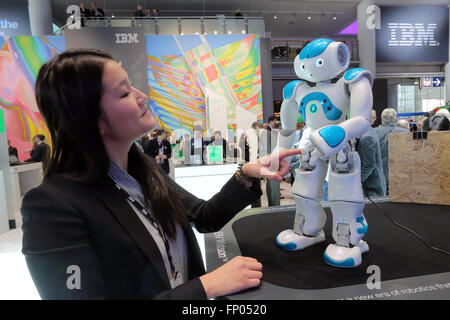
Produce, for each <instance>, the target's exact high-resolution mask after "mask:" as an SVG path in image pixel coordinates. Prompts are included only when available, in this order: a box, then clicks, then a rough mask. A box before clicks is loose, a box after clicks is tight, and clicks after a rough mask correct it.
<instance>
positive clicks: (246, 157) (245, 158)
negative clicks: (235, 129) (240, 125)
mask: <svg viewBox="0 0 450 320" xmlns="http://www.w3.org/2000/svg"><path fill="white" fill-rule="evenodd" d="M249 161H250V146H249V144H248V137H247V133H246V132H242V134H241V136H240V137H239V163H245V162H249Z"/></svg>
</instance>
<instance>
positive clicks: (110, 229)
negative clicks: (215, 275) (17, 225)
mask: <svg viewBox="0 0 450 320" xmlns="http://www.w3.org/2000/svg"><path fill="white" fill-rule="evenodd" d="M164 176H165V178H166V180H167V183H171V184H173V185H174V186H175V187H176V188H177V189H178V190H179V191H180V192H181V193H183V195H184V196H185V199H183V204H184V206H185V208H186V225H187V226H184V227H183V230H184V234H185V237H186V241H187V246H188V253H187V254H188V265H189V268H188V279H189V281H188V282H186V283H184V284H182V285H180V286H178V287H176V288H175V289H173V290H172V289H171V286H170V282H169V277H168V275H167V272H166V269H165V266H164V262H163V259H162V256H161V253H160V251H159V249H158V246H157V245H156V243H155V241H154V240H153V238H152V236H151V235H150V234H149V232H148V230H147V229H146V228H145V226H144V225H143V224H142V222H141V221H140V219H139V217H137V215H136V213H135V211H134V210H133V209H132V208H131V206H130V205H129V204H128V203H127V201H126V200H125V199H124V198H123V197H122V195H121V194H120V193H119V192H118V190H117V189H116V187H115V186H114V183H113V182H112V180H111V179H110V178H105V179H104V180H103V181H102V182H101V183H99V184H98V185H95V186H91V185H87V184H84V183H80V182H73V181H69V180H66V179H63V178H59V177H51V178H48V179H46V181H45V182H44V183H43V184H42V185H40V186H39V187H37V188H35V189H33V190H31V191H30V192H28V193H27V194H26V195H25V197H24V199H23V203H22V209H21V213H22V217H23V226H22V229H23V249H22V252H23V254H24V255H25V259H26V262H27V265H28V269H29V271H30V274H31V276H32V278H33V281H34V283H35V284H36V287H37V289H38V291H39V294H40V295H41V297H42V298H43V299H177V300H179V299H206V294H205V291H204V289H203V286H202V284H201V281H200V279H199V276H201V275H203V274H204V273H205V270H204V267H203V261H202V257H201V253H200V249H199V247H198V243H197V240H196V238H195V235H194V233H193V231H192V229H191V228H190V227H188V225H189V224H188V222H190V223H191V224H193V225H194V226H195V227H196V228H197V230H199V231H200V232H214V231H217V230H220V229H221V228H222V227H223V226H224V225H225V224H226V223H227V222H228V221H229V220H230V219H231V218H232V217H233V216H234V215H235V214H236V213H238V212H239V211H240V210H242V209H244V208H245V207H246V206H247V205H248V204H250V203H252V202H254V201H255V200H256V199H258V198H259V197H260V196H261V189H260V188H259V187H258V186H253V187H252V188H251V189H246V188H245V187H244V186H242V185H241V184H240V183H239V182H237V180H236V178H235V177H234V176H233V177H232V178H231V179H230V180H229V181H228V182H227V183H226V184H225V185H224V186H223V188H222V189H221V191H220V192H219V193H217V194H216V195H215V196H214V197H212V198H211V199H210V200H208V201H204V200H201V199H198V198H196V197H195V196H193V195H192V194H190V193H189V192H187V191H186V190H184V189H182V188H181V187H180V186H178V185H177V184H176V183H175V182H173V180H171V179H170V178H168V176H167V175H165V174H164ZM70 266H77V267H79V270H80V271H81V273H80V275H81V278H80V279H81V289H72V290H70V289H68V286H67V283H69V284H70V283H71V282H73V279H74V278H71V276H73V275H75V273H73V271H71V270H72V269H70V268H71V267H70ZM68 268H69V269H68ZM69 287H70V286H69Z"/></svg>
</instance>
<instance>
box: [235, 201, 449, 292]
mask: <svg viewBox="0 0 450 320" xmlns="http://www.w3.org/2000/svg"><path fill="white" fill-rule="evenodd" d="M381 206H382V207H383V208H384V209H385V210H387V211H388V212H389V213H390V216H391V217H392V218H393V219H394V220H396V221H397V222H399V223H401V224H403V225H405V226H406V227H408V228H410V229H412V230H414V231H416V232H417V233H418V234H420V235H421V236H422V237H423V239H424V240H425V241H427V242H429V243H430V244H431V245H432V246H435V247H438V248H441V249H444V250H447V251H450V233H449V232H448V231H449V227H450V212H448V211H449V207H446V206H424V205H412V204H410V205H406V206H405V205H401V204H398V203H384V204H381ZM325 212H326V214H327V217H328V219H327V223H326V225H325V228H324V231H325V235H326V238H327V240H326V241H325V242H322V243H320V244H317V245H315V246H311V247H308V248H306V249H304V250H301V251H297V252H287V251H284V250H282V249H280V248H279V247H278V246H277V245H276V243H275V237H276V236H277V235H278V233H279V232H281V231H283V230H285V229H292V224H293V221H294V212H286V213H282V214H273V213H265V214H260V215H253V216H249V217H245V218H242V219H239V220H237V221H236V222H235V223H234V224H233V226H232V228H233V231H234V234H235V236H236V239H237V242H238V245H239V248H240V249H241V252H242V255H244V256H248V257H253V258H256V259H258V260H259V261H260V262H261V263H262V265H263V266H264V280H265V281H267V282H270V283H272V284H276V285H278V286H282V287H288V288H295V289H326V288H334V287H342V286H350V285H354V284H360V283H364V282H366V281H367V272H366V271H367V268H368V267H369V266H370V265H376V266H378V267H380V270H381V280H382V281H383V280H392V279H399V278H408V277H416V276H422V275H427V274H433V273H441V272H449V271H450V256H448V255H444V254H442V253H438V252H436V251H433V250H431V249H429V248H428V247H426V246H425V245H424V244H422V243H421V242H420V241H419V240H418V239H416V238H415V237H414V236H413V235H411V234H410V233H408V232H406V231H405V230H404V229H401V228H399V227H397V226H396V225H394V224H393V223H392V222H391V221H390V220H388V218H387V217H386V216H385V215H384V214H383V213H382V212H380V210H379V209H378V208H377V207H376V206H375V205H373V204H367V205H366V206H365V208H364V214H365V217H366V220H367V221H368V224H369V232H368V234H367V235H366V237H365V238H364V240H366V242H367V243H368V244H369V248H370V250H369V252H367V253H366V254H364V255H363V263H362V264H361V265H360V266H359V267H357V268H352V269H346V270H342V269H341V268H335V267H330V266H329V265H327V264H326V263H325V262H324V260H323V253H324V252H325V249H326V247H327V246H328V245H329V244H330V243H335V242H334V241H333V238H332V233H331V232H332V230H331V228H332V216H331V211H330V209H329V208H326V209H325ZM436 222H438V223H436Z"/></svg>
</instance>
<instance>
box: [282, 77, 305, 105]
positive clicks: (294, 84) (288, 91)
mask: <svg viewBox="0 0 450 320" xmlns="http://www.w3.org/2000/svg"><path fill="white" fill-rule="evenodd" d="M301 85H306V83H305V82H303V81H302V80H294V81H291V82H289V83H288V84H287V85H286V86H285V87H284V88H283V99H284V100H289V99H292V98H293V97H294V93H295V89H296V88H298V87H300V86H301Z"/></svg>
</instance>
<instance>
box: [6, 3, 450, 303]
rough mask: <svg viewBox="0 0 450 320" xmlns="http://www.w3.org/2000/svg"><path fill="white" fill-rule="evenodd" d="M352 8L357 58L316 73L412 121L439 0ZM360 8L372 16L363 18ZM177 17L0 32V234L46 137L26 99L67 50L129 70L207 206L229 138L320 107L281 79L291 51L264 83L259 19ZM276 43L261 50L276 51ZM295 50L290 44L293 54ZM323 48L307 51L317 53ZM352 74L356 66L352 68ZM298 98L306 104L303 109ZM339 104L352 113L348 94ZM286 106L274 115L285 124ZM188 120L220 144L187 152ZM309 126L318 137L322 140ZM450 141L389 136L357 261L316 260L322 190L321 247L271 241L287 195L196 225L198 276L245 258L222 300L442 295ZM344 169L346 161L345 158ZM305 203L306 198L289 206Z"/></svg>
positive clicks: (438, 43)
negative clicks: (94, 53)
mask: <svg viewBox="0 0 450 320" xmlns="http://www.w3.org/2000/svg"><path fill="white" fill-rule="evenodd" d="M363 4H364V5H363ZM363 4H361V5H360V6H358V10H357V18H358V25H359V27H358V31H357V32H358V34H357V35H354V37H353V38H352V39H351V40H348V43H349V44H347V50H348V51H347V52H350V53H351V54H353V53H355V55H356V54H357V58H356V57H353V56H352V58H349V61H350V64H347V66H349V70H357V72H356V73H355V72H353V74H348V73H341V74H340V75H339V77H332V78H330V79H328V80H326V81H327V85H328V82H329V83H330V84H335V83H336V84H338V83H340V82H338V81H337V80H338V78H341V76H342V78H345V81H347V84H348V86H346V87H345V88H346V90H349V88H350V86H351V85H352V84H353V82H351V81H356V80H355V79H360V78H364V77H366V78H365V79H369V80H373V81H372V82H371V83H370V84H371V85H372V84H373V87H372V93H371V94H373V106H372V105H371V106H363V107H364V108H369V109H372V108H373V109H374V110H376V111H377V114H378V115H380V114H381V111H382V110H383V109H385V108H386V107H387V106H389V107H392V108H394V109H396V110H397V111H398V112H399V117H400V118H402V117H403V118H406V119H408V121H410V122H411V123H412V124H415V123H416V122H417V121H418V119H419V117H421V116H424V115H428V114H429V112H432V111H433V110H434V109H436V108H440V107H443V106H445V105H447V104H448V101H450V95H449V90H450V89H449V86H448V85H447V84H446V83H447V81H446V78H447V77H449V76H450V66H449V64H448V61H449V56H448V55H449V46H450V43H449V37H450V35H449V29H450V24H449V8H447V7H442V6H435V7H432V6H427V7H414V6H402V7H395V6H376V5H371V4H370V3H368V2H364V3H363ZM0 8H1V6H0ZM424 12H426V14H424ZM371 14H373V15H375V18H373V19H372V18H370V17H372V16H371ZM367 17H369V18H370V19H369V20H367ZM380 17H381V18H380ZM0 18H3V17H2V16H1V15H0ZM9 19H10V20H11V19H12V18H9ZM372 20H373V21H372ZM180 21H181V20H180V19H166V20H165V19H161V20H158V19H153V20H145V21H144V20H139V19H121V20H120V19H116V20H111V18H109V19H105V20H96V21H94V20H91V21H87V22H86V24H85V26H84V27H82V28H69V27H66V28H65V29H64V30H63V31H64V32H63V35H29V34H30V32H29V31H28V33H26V31H22V32H25V34H26V35H20V36H19V35H0V235H1V234H5V233H6V232H8V231H9V230H10V229H14V228H16V217H15V215H16V214H17V212H19V211H20V207H21V200H22V198H23V196H24V195H25V194H26V192H28V191H29V190H30V189H32V188H34V187H36V186H39V185H40V184H41V183H42V178H43V167H42V163H40V162H38V163H28V164H25V162H24V161H25V160H26V159H27V158H28V157H29V155H28V152H29V149H31V147H32V139H33V137H34V136H35V135H37V134H44V135H45V136H46V137H47V141H48V144H49V145H50V146H51V144H52V141H51V138H50V132H49V130H48V129H47V127H46V125H45V122H44V119H43V117H42V116H41V115H40V113H39V110H38V107H37V103H36V101H35V98H34V94H35V92H34V85H35V82H36V76H37V73H38V71H39V69H40V67H41V66H42V65H43V64H44V63H45V62H47V61H49V60H51V59H52V57H54V56H55V55H57V54H59V53H62V52H64V51H65V50H67V49H70V48H98V49H102V50H105V51H106V52H109V53H111V54H112V56H113V57H114V59H115V60H116V61H118V62H119V64H120V65H121V66H122V67H123V68H124V69H125V70H126V71H127V72H128V75H129V77H130V81H131V82H132V83H133V86H134V87H136V88H137V89H139V90H140V91H142V92H144V93H146V94H147V96H148V107H149V110H150V112H151V113H152V115H153V116H154V117H155V118H156V120H157V122H158V128H163V129H165V130H166V131H167V132H169V133H173V135H174V136H173V141H172V142H173V147H172V151H173V154H172V159H171V164H170V165H171V170H170V176H171V177H172V178H173V179H174V180H175V182H176V183H177V184H179V185H180V186H181V187H183V188H184V189H186V190H187V191H189V192H190V193H191V194H193V195H195V196H196V197H198V198H200V199H205V200H208V199H210V198H212V197H213V196H214V195H215V194H216V193H218V192H219V191H220V190H221V188H222V186H223V185H224V184H225V183H226V182H227V181H228V180H229V179H230V178H231V177H232V176H233V175H234V174H235V172H236V170H237V169H238V165H239V163H242V162H244V161H245V160H244V159H245V157H244V155H243V153H242V149H241V139H245V134H246V132H248V130H250V129H251V126H252V124H253V123H254V122H261V123H263V122H267V119H268V117H269V116H270V115H272V114H273V113H274V112H275V111H280V110H274V108H273V100H280V101H287V100H289V99H291V100H293V104H295V108H296V109H297V110H296V111H297V114H296V115H297V117H296V118H295V119H297V118H298V121H299V122H303V120H305V121H306V122H307V120H306V119H307V118H306V117H307V116H306V115H308V117H309V116H311V115H313V114H316V112H317V110H318V109H319V110H322V108H318V106H317V105H319V103H317V105H316V104H311V101H313V102H314V101H316V100H317V101H319V98H317V95H315V96H314V97H313V98H314V99H315V100H314V99H313V98H310V100H311V101H310V100H308V101H306V100H304V99H303V97H305V96H307V94H304V95H303V96H301V95H299V96H300V97H301V99H298V101H297V100H295V99H293V98H292V96H293V95H295V94H296V93H297V94H299V93H298V92H300V89H299V88H300V84H299V83H300V82H301V81H300V80H298V78H297V76H296V75H293V74H292V72H291V71H292V70H291V71H289V72H290V73H291V74H290V75H289V76H285V74H284V73H285V72H287V71H286V70H285V69H292V68H293V65H294V58H295V57H297V54H296V55H293V56H292V57H291V58H292V59H290V58H289V57H288V56H286V62H283V63H280V62H279V61H278V64H274V65H273V72H274V75H275V74H276V76H275V77H272V64H271V63H270V61H267V57H268V56H269V55H270V49H269V47H270V45H267V44H268V43H270V39H267V38H265V36H266V35H265V34H264V33H265V30H264V22H263V21H262V27H261V19H256V20H252V19H245V20H236V21H235V22H228V24H226V22H224V21H225V20H224V18H223V17H219V18H218V19H204V18H202V19H197V20H195V19H192V21H190V20H189V21H188V20H186V21H185V24H184V25H183V24H182V23H181V22H180ZM193 21H195V22H193ZM255 21H257V22H255ZM366 21H367V24H366ZM199 22H200V25H201V26H202V28H207V30H210V29H211V30H213V29H217V28H216V27H217V26H219V27H221V28H222V29H219V32H217V33H215V34H214V32H209V31H208V32H206V31H205V29H202V30H203V31H204V32H203V33H200V34H195V32H194V31H190V30H191V29H192V30H197V29H195V28H194V27H192V28H191V27H190V26H191V24H194V23H195V24H197V23H199ZM369 22H370V23H369ZM372 24H373V26H372ZM10 26H12V25H10ZM174 28H175V29H176V30H177V32H176V33H174V32H173V29H174ZM190 28H191V29H190ZM208 28H210V29H208ZM227 28H228V29H227ZM164 30H167V32H165V31H164ZM229 30H233V31H234V32H228V31H229ZM236 30H238V31H239V32H235V31H236ZM164 33H167V34H164ZM189 33H190V34H189ZM219 33H222V34H219ZM338 37H339V36H338V35H337V36H335V37H334V38H336V39H335V40H339V39H338ZM312 40H314V39H307V40H305V39H301V40H298V39H293V40H291V43H301V46H302V48H303V47H306V46H307V45H308V44H309V43H310V42H311V41H312ZM326 40H327V39H326ZM296 41H297V42H296ZM288 42H289V41H287V44H288V45H289V43H288ZM329 42H333V40H329ZM274 43H275V44H272V46H275V45H277V44H276V41H275V42H274ZM279 43H280V42H279ZM279 43H278V44H279ZM350 43H351V45H350ZM355 43H357V46H356V45H355ZM327 45H328V44H327ZM302 48H298V49H299V50H298V51H299V54H298V57H301V49H302ZM288 50H290V49H288ZM324 50H325V49H323V50H322V51H321V52H320V53H317V52H316V51H317V50H316V51H314V50H311V52H312V54H313V55H316V56H318V55H320V54H321V53H322V52H323V51H324ZM304 54H305V53H304ZM340 54H341V52H340ZM308 57H309V56H308ZM267 62H269V63H267ZM322 62H323V61H322ZM317 63H319V62H317ZM316 66H318V65H317V64H316ZM330 68H331V67H330ZM345 72H347V70H345ZM364 72H368V73H366V74H365V75H363V76H361V75H360V74H359V73H361V74H363V73H364ZM344 74H345V76H344ZM367 74H370V76H367ZM311 76H312V74H311ZM371 76H373V78H371ZM358 77H359V78H358ZM272 80H274V81H273V82H272ZM329 80H332V81H329ZM334 80H336V81H334ZM293 81H294V82H295V83H293ZM272 83H273V85H272ZM308 83H310V82H308ZM311 83H312V82H311ZM367 83H368V82H367ZM268 87H270V93H269V92H268V91H269V90H268V89H267V88H268ZM272 87H273V90H274V92H273V99H272ZM311 87H314V86H311ZM308 88H309V87H308ZM296 90H297V91H296ZM275 91H276V92H275ZM308 92H309V91H308ZM326 93H327V94H330V93H329V91H326ZM347 93H349V92H348V91H347ZM358 94H359V95H358V97H359V98H360V100H361V101H362V100H364V99H365V97H366V95H363V94H360V93H358ZM267 97H270V98H269V101H268V102H267V99H268V98H267ZM308 97H309V95H308ZM324 97H325V98H326V99H325V98H324ZM327 99H328V96H327V95H323V96H322V95H321V96H320V100H322V101H325V102H324V103H327ZM348 100H349V102H350V99H348ZM305 101H306V104H308V107H307V108H306V109H305V107H304V106H302V105H303V102H305ZM351 103H352V104H353V107H354V108H355V101H352V102H351ZM280 105H281V106H282V108H283V105H282V104H280ZM285 105H286V104H284V108H286V107H285ZM356 105H357V103H356ZM322 107H323V112H322V111H320V112H319V114H323V115H324V117H326V119H328V120H330V119H331V120H333V121H335V120H337V119H344V118H345V120H348V119H350V118H351V117H350V114H351V110H346V111H345V113H344V114H343V113H342V112H340V111H338V108H339V107H340V106H337V107H336V106H334V105H333V104H332V103H331V104H330V105H324V104H322ZM350 107H352V105H350ZM358 107H360V106H359V105H358ZM295 108H294V109H295ZM369 109H368V110H369ZM285 110H286V109H285ZM281 112H282V113H283V110H281ZM347 113H348V115H347ZM286 114H287V113H285V114H283V116H282V119H281V121H282V122H284V123H287V120H286V117H287V116H286ZM336 114H338V116H336ZM289 115H290V114H289ZM298 115H301V116H300V117H298ZM283 117H284V119H283ZM295 119H294V120H295ZM328 120H327V121H328ZM331 120H330V121H331ZM345 120H343V121H345ZM378 121H379V120H377V123H376V125H377V124H379V122H378ZM291 122H292V121H291ZM294 122H295V121H294ZM307 123H308V122H307ZM330 123H331V122H330ZM326 124H327V125H328V124H329V122H327V123H326ZM412 124H411V126H412ZM198 127H200V128H201V131H202V136H203V139H205V140H207V139H209V140H208V141H211V137H212V136H213V132H216V131H220V132H221V135H222V137H223V139H224V140H226V141H227V142H228V143H229V144H230V150H227V152H225V151H224V147H223V146H222V144H220V145H217V144H210V145H207V146H206V147H204V149H203V148H202V147H201V146H200V147H198V145H197V144H196V145H195V147H194V131H195V130H194V129H195V128H198ZM334 127H337V126H334ZM339 128H340V127H339ZM322 130H323V129H322ZM321 132H322V133H321V134H320V136H322V137H324V136H325V135H326V134H327V132H323V131H321ZM332 134H333V137H332V139H331V140H332V142H331V143H330V142H329V141H326V138H324V140H325V141H326V142H327V143H328V146H331V145H333V147H335V146H337V145H339V144H340V143H343V142H342V141H343V139H344V138H342V139H341V140H342V141H341V140H340V141H337V142H336V139H337V138H336V137H337V136H340V135H341V133H340V132H339V130H338V129H336V128H334V129H333V130H332ZM343 135H344V136H345V135H346V133H345V132H344V134H343ZM354 138H357V137H354ZM7 141H8V143H7ZM9 143H10V144H11V145H12V146H14V147H16V148H17V150H18V157H17V159H16V161H14V163H13V164H14V165H10V164H11V159H9V158H8V157H7V156H6V150H7V149H8V148H7V147H8V145H9ZM449 145H450V133H449V132H428V134H425V135H423V134H421V135H417V134H414V133H412V132H405V133H393V134H391V136H390V137H389V150H390V153H389V177H388V178H389V186H388V187H389V191H390V193H389V195H388V196H382V197H373V198H372V197H367V193H365V194H364V200H363V201H364V205H363V206H362V207H364V209H363V210H364V215H365V219H367V220H364V219H363V220H357V221H358V222H359V223H360V226H359V227H360V228H359V229H358V232H360V233H364V234H365V233H367V237H366V238H365V240H366V241H367V243H368V244H369V247H370V250H369V251H368V252H367V253H364V255H363V261H362V263H361V264H360V265H357V266H355V267H353V266H344V267H342V265H340V266H339V265H338V264H335V265H334V266H333V264H330V263H328V262H327V263H325V262H326V261H327V257H324V252H325V250H326V248H327V246H328V245H330V244H333V243H334V242H333V236H334V232H335V230H333V212H332V210H333V209H334V207H333V205H334V204H333V203H332V202H329V201H324V200H326V199H323V197H322V198H321V199H319V201H317V202H318V203H319V202H320V204H321V206H322V207H323V208H324V214H325V215H326V218H325V219H326V223H324V225H325V226H324V228H323V230H324V233H325V241H323V242H321V243H319V244H316V245H314V246H311V247H307V248H304V249H302V250H299V251H295V250H289V249H287V250H286V248H287V247H288V246H285V247H284V248H283V245H280V243H279V241H278V238H277V235H278V234H279V233H280V232H281V231H282V230H285V229H289V228H292V224H293V222H294V220H295V219H296V214H297V215H298V211H299V210H300V209H299V205H298V203H297V206H296V205H295V204H291V205H287V206H274V207H262V208H250V207H247V208H246V209H244V210H243V211H241V212H240V213H238V214H237V215H236V216H235V217H234V218H233V219H232V220H231V221H229V222H228V223H227V224H226V225H225V226H224V227H223V228H222V229H221V230H220V231H218V232H214V233H206V234H200V233H198V232H196V231H195V235H196V237H197V240H198V242H199V246H200V249H201V253H202V256H203V259H204V260H203V261H204V264H205V266H206V270H207V272H210V271H212V270H215V269H217V268H218V267H220V266H222V265H224V264H225V263H227V262H228V261H230V260H231V259H233V258H234V257H236V256H248V257H254V258H256V259H257V260H258V261H260V262H261V263H262V264H263V266H264V267H263V268H264V269H263V270H264V278H263V279H262V281H261V285H260V286H259V287H258V288H255V289H251V290H246V291H243V292H239V293H236V294H233V295H228V296H226V298H228V299H231V300H235V299H236V300H237V299H250V300H265V299H268V300H278V299H287V300H288V299H326V300H329V299H331V300H336V299H348V300H352V299H353V300H378V299H450V257H449V254H448V251H449V250H450V247H449V245H450V239H449V234H448V232H447V230H448V228H449V227H450V200H449V199H450V184H449V181H450V179H449V175H450V167H449V163H450V153H449V148H448V146H449ZM224 146H225V144H224ZM226 148H227V149H228V146H227V147H226ZM194 149H196V150H194ZM333 156H334V155H333ZM328 158H329V159H331V158H332V156H329V157H328ZM307 161H309V159H308V160H307ZM327 161H328V159H327ZM332 165H334V166H336V164H335V163H333V164H330V165H329V164H328V162H326V164H325V165H324V166H325V172H326V171H327V170H330V172H331V171H332V170H333V169H330V168H332ZM351 165H352V166H356V165H355V164H354V163H353V162H352V163H351ZM342 172H344V171H342ZM342 172H339V173H342ZM346 173H349V171H347V172H346ZM329 174H330V173H328V175H329ZM325 175H326V173H325V174H323V176H324V177H325ZM349 175H350V173H349ZM359 178H360V176H358V181H360V180H359ZM326 180H327V181H328V176H327V178H326ZM322 184H323V183H322ZM311 185H313V183H311ZM338 186H339V188H341V189H342V188H345V187H346V185H344V186H342V185H338ZM320 187H322V185H320ZM311 188H312V187H311ZM350 189H351V188H349V190H350ZM348 192H349V193H351V191H348ZM352 196H353V195H352ZM308 200H310V199H308ZM321 200H322V201H321ZM350 202H351V201H350ZM355 202H357V201H356V200H355ZM308 205H309V204H308ZM307 208H309V207H307V206H306V205H305V206H304V207H302V208H301V210H307ZM361 210H362V209H361ZM344 222H348V221H346V220H345V219H344ZM367 228H369V232H367ZM361 229H363V231H359V230H361ZM411 230H413V231H412V232H411ZM288 245H289V243H288ZM283 249H285V250H283ZM0 253H1V252H0ZM324 259H325V261H324ZM346 261H347V260H346ZM346 267H348V268H346ZM380 272H381V274H380Z"/></svg>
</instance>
